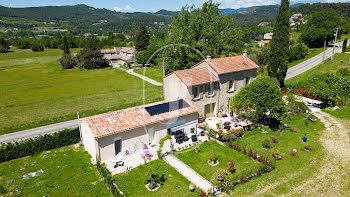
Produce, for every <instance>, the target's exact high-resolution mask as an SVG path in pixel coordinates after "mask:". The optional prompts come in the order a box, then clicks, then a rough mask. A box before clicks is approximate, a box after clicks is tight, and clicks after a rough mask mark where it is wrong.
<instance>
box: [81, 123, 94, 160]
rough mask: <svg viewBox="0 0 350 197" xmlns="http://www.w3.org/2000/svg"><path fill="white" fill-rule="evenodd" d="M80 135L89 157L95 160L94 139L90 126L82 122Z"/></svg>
mask: <svg viewBox="0 0 350 197" xmlns="http://www.w3.org/2000/svg"><path fill="white" fill-rule="evenodd" d="M80 126H81V136H82V138H83V144H84V148H85V150H86V151H87V152H88V153H89V154H90V155H91V157H92V158H93V159H94V161H96V159H97V158H96V156H97V155H96V147H97V146H96V141H95V138H94V136H93V135H92V133H91V130H90V128H89V127H88V125H87V124H86V123H85V122H83V123H81V125H80Z"/></svg>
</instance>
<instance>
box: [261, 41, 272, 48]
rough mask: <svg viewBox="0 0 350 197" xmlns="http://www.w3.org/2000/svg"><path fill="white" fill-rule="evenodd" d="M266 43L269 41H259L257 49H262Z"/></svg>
mask: <svg viewBox="0 0 350 197" xmlns="http://www.w3.org/2000/svg"><path fill="white" fill-rule="evenodd" d="M268 43H270V40H260V41H258V45H259V47H263V46H265V45H266V44H268Z"/></svg>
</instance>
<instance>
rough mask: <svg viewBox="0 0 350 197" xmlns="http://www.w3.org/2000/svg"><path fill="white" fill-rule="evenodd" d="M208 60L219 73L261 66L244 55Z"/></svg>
mask: <svg viewBox="0 0 350 197" xmlns="http://www.w3.org/2000/svg"><path fill="white" fill-rule="evenodd" d="M206 62H207V63H208V64H209V66H210V67H212V68H213V69H214V71H215V72H217V73H218V74H219V75H221V74H225V73H231V72H238V71H243V70H251V69H257V68H259V66H258V65H257V64H256V63H255V62H253V61H252V60H251V59H249V58H248V57H243V56H232V57H223V58H215V59H211V60H210V62H208V61H206ZM197 65H198V64H197ZM194 68H195V66H194Z"/></svg>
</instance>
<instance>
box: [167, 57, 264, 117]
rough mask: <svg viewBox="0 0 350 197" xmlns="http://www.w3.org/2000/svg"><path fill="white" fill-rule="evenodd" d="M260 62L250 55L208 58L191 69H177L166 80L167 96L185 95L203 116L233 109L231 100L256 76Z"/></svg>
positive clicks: (176, 97)
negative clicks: (230, 105)
mask: <svg viewBox="0 0 350 197" xmlns="http://www.w3.org/2000/svg"><path fill="white" fill-rule="evenodd" d="M257 69H258V65H257V64H255V63H254V62H253V61H252V60H251V59H249V58H248V57H247V54H246V52H245V53H244V54H243V55H242V56H233V57H224V58H215V59H211V58H210V56H208V57H207V59H206V60H203V61H201V62H199V63H198V64H196V65H194V66H193V67H192V68H191V69H186V70H178V71H174V72H172V73H170V74H168V75H167V76H165V77H164V79H163V88H164V99H165V100H172V99H179V98H185V99H188V100H190V101H192V102H193V104H194V105H195V106H196V107H197V108H198V111H199V114H200V116H201V117H204V118H208V117H211V116H217V114H219V113H225V112H226V113H227V112H228V111H229V106H228V103H229V100H230V99H231V98H232V96H234V95H235V94H236V93H237V92H238V91H239V90H240V89H241V88H242V87H244V86H245V85H246V84H248V83H250V82H251V81H252V80H254V79H255V78H256V73H257Z"/></svg>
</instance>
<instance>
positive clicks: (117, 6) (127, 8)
mask: <svg viewBox="0 0 350 197" xmlns="http://www.w3.org/2000/svg"><path fill="white" fill-rule="evenodd" d="M204 1H205V0H0V5H2V6H6V7H37V6H48V5H52V6H55V5H58V6H59V5H75V4H86V5H89V6H92V7H95V8H107V9H110V10H116V11H120V12H139V11H140V12H154V11H158V10H160V9H168V10H172V11H174V10H180V9H181V7H182V6H184V5H195V6H197V7H199V6H201V5H202V3H203V2H204ZM213 1H214V2H217V3H220V4H221V6H220V8H235V9H237V8H242V7H250V6H256V5H274V4H278V3H279V2H280V0H213ZM306 2H307V3H315V2H329V3H334V2H350V0H309V1H306V0H292V1H291V3H292V4H294V3H306Z"/></svg>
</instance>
